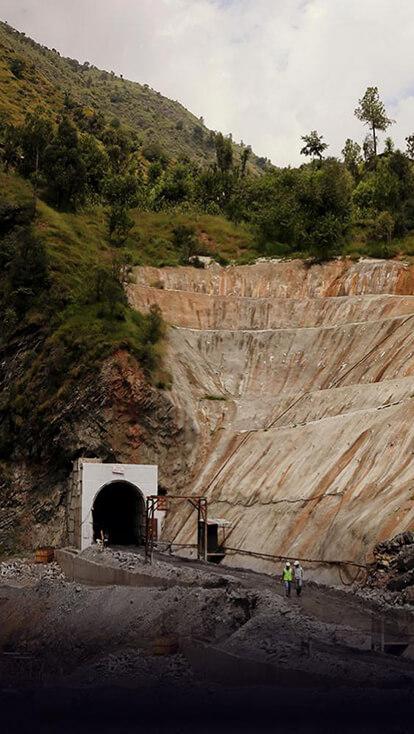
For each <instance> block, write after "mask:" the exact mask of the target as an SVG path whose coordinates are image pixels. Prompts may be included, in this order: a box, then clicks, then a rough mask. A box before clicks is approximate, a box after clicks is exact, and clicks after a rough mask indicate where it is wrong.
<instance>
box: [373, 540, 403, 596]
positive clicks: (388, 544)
mask: <svg viewBox="0 0 414 734" xmlns="http://www.w3.org/2000/svg"><path fill="white" fill-rule="evenodd" d="M374 559H375V560H374V563H373V564H372V566H371V569H370V573H369V577H368V586H370V587H372V588H379V589H383V590H387V591H390V592H396V598H397V600H398V601H399V603H413V602H414V532H413V531H407V532H405V533H399V534H398V535H396V536H395V537H394V538H391V540H386V541H383V542H382V543H378V545H376V546H375V548H374Z"/></svg>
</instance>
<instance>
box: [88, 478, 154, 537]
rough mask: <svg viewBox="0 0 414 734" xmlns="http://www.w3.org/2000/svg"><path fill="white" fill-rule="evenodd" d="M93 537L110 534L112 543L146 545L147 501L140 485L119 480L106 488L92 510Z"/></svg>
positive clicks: (96, 499) (97, 497)
mask: <svg viewBox="0 0 414 734" xmlns="http://www.w3.org/2000/svg"><path fill="white" fill-rule="evenodd" d="M92 518H93V539H94V540H97V539H98V538H100V537H101V531H103V532H104V533H105V534H107V536H108V539H109V543H110V544H111V545H142V544H143V543H144V541H145V503H144V498H143V496H142V494H141V492H140V491H139V489H138V488H137V487H135V486H134V485H132V484H129V483H128V482H125V481H115V482H111V483H110V484H107V485H106V486H104V487H102V489H101V490H100V491H99V493H98V494H97V496H96V498H95V502H94V505H93V509H92Z"/></svg>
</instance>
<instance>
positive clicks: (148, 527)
mask: <svg viewBox="0 0 414 734" xmlns="http://www.w3.org/2000/svg"><path fill="white" fill-rule="evenodd" d="M172 500H174V501H175V500H178V501H181V502H189V503H190V505H191V506H192V507H193V508H194V510H196V511H197V560H199V561H207V517H208V503H207V498H206V497H190V496H189V495H168V497H166V496H165V495H150V497H147V500H146V503H145V504H146V515H145V560H146V562H147V563H152V561H153V555H154V545H155V522H154V521H155V512H156V511H157V510H165V509H166V503H167V502H168V503H169V502H170V501H172Z"/></svg>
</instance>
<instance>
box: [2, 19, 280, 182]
mask: <svg viewBox="0 0 414 734" xmlns="http://www.w3.org/2000/svg"><path fill="white" fill-rule="evenodd" d="M0 85H1V92H2V93H1V95H0V115H4V116H5V117H6V119H8V120H10V121H11V122H16V123H19V122H21V121H22V118H23V117H24V115H25V114H26V112H28V111H31V110H32V111H33V110H34V109H35V108H36V107H38V106H39V105H41V106H42V107H43V108H44V109H45V111H49V112H50V113H54V114H58V113H59V112H60V110H61V109H62V106H63V105H64V103H65V100H66V103H67V104H69V105H71V106H72V108H73V109H76V113H77V115H78V116H79V117H82V116H85V117H86V118H88V117H89V118H90V117H92V116H94V114H95V115H96V114H97V113H98V114H100V115H102V114H103V115H105V117H106V118H108V119H111V118H117V119H118V120H119V121H120V122H121V123H122V124H123V125H125V126H126V127H127V128H128V129H130V130H131V131H133V132H135V133H136V135H137V140H138V141H139V143H140V144H142V145H143V146H144V147H145V146H150V145H154V144H156V145H157V146H159V147H160V149H161V150H162V151H163V153H164V155H166V156H168V157H169V158H172V159H178V158H180V157H187V158H189V159H190V160H191V161H194V162H196V163H198V164H202V163H209V162H211V161H212V160H213V159H214V157H215V144H214V137H215V136H214V132H212V131H211V130H209V129H208V128H206V127H205V125H204V122H203V119H202V118H197V117H195V115H193V114H191V112H189V111H188V110H186V109H185V107H183V106H182V105H181V104H180V103H179V102H176V101H173V100H171V99H168V98H167V97H164V96H162V95H161V94H160V93H159V92H157V91H155V90H154V89H151V88H150V87H149V86H148V85H147V84H144V85H142V84H139V83H137V82H131V81H128V80H127V79H124V78H122V77H119V76H116V75H115V74H114V73H113V72H111V71H102V70H100V69H97V68H96V67H95V66H93V65H91V64H89V63H88V62H87V61H86V62H84V63H80V62H78V61H77V60H75V59H69V58H64V57H62V56H61V55H60V54H59V53H58V52H57V51H56V50H50V49H48V48H46V47H45V46H42V45H40V44H38V43H36V42H35V41H33V40H32V39H30V38H28V37H27V36H26V35H25V34H24V33H20V32H19V31H17V30H14V29H13V28H11V27H10V26H9V25H8V24H7V23H2V22H0ZM233 148H234V154H235V157H237V156H238V157H240V156H241V155H242V148H241V147H240V146H239V145H235V144H234V145H233ZM265 165H266V160H265V159H263V158H258V157H256V156H255V155H254V154H252V155H251V156H250V160H249V167H250V168H251V170H252V171H260V170H262V169H263V167H264V166H265Z"/></svg>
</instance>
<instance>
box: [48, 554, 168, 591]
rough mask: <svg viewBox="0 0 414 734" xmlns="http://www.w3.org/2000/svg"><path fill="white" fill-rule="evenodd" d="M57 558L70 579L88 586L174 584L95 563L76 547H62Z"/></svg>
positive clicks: (147, 575)
mask: <svg viewBox="0 0 414 734" xmlns="http://www.w3.org/2000/svg"><path fill="white" fill-rule="evenodd" d="M55 558H56V561H57V563H58V564H59V566H60V567H61V569H62V571H63V573H64V574H65V576H66V578H67V580H68V581H77V582H78V583H80V584H87V585H88V586H134V587H148V586H157V587H163V588H165V587H166V586H172V585H173V582H172V581H170V580H168V579H162V578H156V577H154V576H150V575H149V574H145V573H136V572H132V571H125V570H124V569H123V568H113V567H111V566H105V565H103V564H100V563H95V562H94V561H90V560H88V559H86V558H83V557H82V556H80V555H79V552H78V551H77V550H76V549H70V548H69V549H68V548H60V549H58V550H56V551H55Z"/></svg>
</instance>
